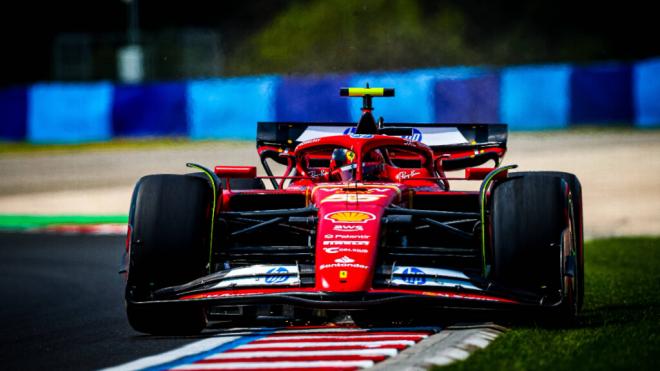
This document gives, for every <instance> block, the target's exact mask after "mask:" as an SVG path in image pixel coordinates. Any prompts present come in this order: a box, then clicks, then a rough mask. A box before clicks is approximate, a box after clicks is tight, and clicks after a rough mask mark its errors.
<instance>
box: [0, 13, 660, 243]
mask: <svg viewBox="0 0 660 371" xmlns="http://www.w3.org/2000/svg"><path fill="white" fill-rule="evenodd" d="M652 8H653V7H652V5H651V4H650V3H648V2H643V1H628V2H625V3H622V2H614V3H611V2H602V1H600V2H595V1H594V2H590V1H585V2H576V1H562V0H559V1H549V0H539V1H475V0H467V1H458V0H444V1H431V0H389V1H386V0H361V1H342V0H306V1H304V0H253V1H242V2H241V1H208V0H197V1H189V2H178V1H156V0H103V1H82V0H70V1H57V2H40V1H33V0H25V1H20V2H10V3H7V4H3V6H2V11H1V12H0V27H1V28H2V29H1V32H0V38H1V40H0V45H1V46H2V64H1V66H2V67H0V174H1V175H2V176H1V177H0V178H2V180H0V215H19V216H20V215H27V214H29V215H33V214H49V215H50V214H57V215H60V214H67V215H68V214H72V215H79V214H103V215H107V214H118V215H122V217H123V216H124V215H125V213H126V211H125V210H127V208H128V199H129V197H130V192H131V190H132V184H134V182H135V181H136V180H137V179H138V178H139V176H141V175H144V174H147V173H156V172H184V171H185V167H184V166H183V165H184V163H185V162H187V161H197V162H200V163H204V164H207V165H209V166H212V165H214V164H217V163H223V164H245V163H253V164H255V165H256V164H257V156H256V153H255V151H254V142H253V141H254V136H255V131H256V122H257V121H275V120H278V121H286V120H295V121H335V122H351V121H355V120H357V118H358V115H359V109H358V108H359V105H360V102H359V101H357V100H348V99H343V98H339V97H338V89H339V88H340V87H343V86H364V85H365V84H366V83H370V84H371V86H386V87H394V88H395V89H396V92H397V96H396V98H394V99H390V100H378V101H376V103H375V107H376V111H375V114H376V115H377V116H380V115H382V116H384V118H385V120H386V121H389V122H397V121H398V122H402V121H405V122H420V123H424V122H468V123H469V122H484V123H494V122H505V123H508V124H509V125H510V129H511V131H512V134H511V137H510V142H509V148H510V152H509V153H510V154H509V156H508V161H509V162H511V163H518V164H520V165H521V167H523V168H526V169H528V170H529V169H557V170H564V171H571V172H575V173H576V174H577V175H578V176H580V177H581V179H583V183H585V189H587V188H588V189H589V191H585V198H588V200H587V202H586V203H585V205H586V207H587V208H588V210H587V215H588V216H589V217H591V216H593V217H594V218H593V219H592V220H596V219H598V218H601V219H602V218H605V219H606V222H603V223H601V224H602V225H599V226H598V227H597V226H595V224H594V226H593V228H591V229H589V228H590V227H589V226H588V229H589V230H590V231H592V232H593V233H594V234H598V235H601V234H607V233H619V232H618V231H619V229H616V228H620V227H621V226H623V227H621V229H620V230H621V231H624V232H620V233H648V232H649V231H651V232H654V231H655V232H654V233H658V232H659V231H660V215H657V214H658V213H657V210H660V197H658V196H656V194H657V193H658V192H657V191H660V175H656V174H660V162H659V161H658V160H657V158H658V156H660V146H658V145H657V143H658V140H660V134H659V131H658V130H656V129H655V128H657V127H660V100H659V99H657V97H658V96H660V43H658V42H657V40H655V39H656V38H657V19H656V18H657V16H656V14H657V13H656V12H654V11H653V9H652ZM612 169H616V171H613V170H612ZM622 187H628V188H632V187H635V188H636V189H638V190H640V192H641V193H640V194H637V195H629V196H627V197H628V198H625V197H623V198H621V197H619V198H616V199H612V198H611V197H610V195H611V194H613V192H616V193H622V191H621V189H622ZM642 190H643V191H642ZM644 192H646V193H644ZM631 202H636V203H635V204H634V207H631V206H630V205H631ZM640 223H643V224H644V225H645V226H644V227H643V228H642V227H640ZM0 224H2V223H0ZM613 228H614V229H613ZM612 231H614V232H612Z"/></svg>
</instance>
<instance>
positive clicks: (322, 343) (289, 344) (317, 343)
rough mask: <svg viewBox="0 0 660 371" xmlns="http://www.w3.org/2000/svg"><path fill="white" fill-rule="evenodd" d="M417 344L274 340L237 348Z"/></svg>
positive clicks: (390, 341)
mask: <svg viewBox="0 0 660 371" xmlns="http://www.w3.org/2000/svg"><path fill="white" fill-rule="evenodd" d="M413 344H415V342H414V341H412V340H383V341H327V342H326V341H315V342H284V341H283V342H272V343H256V342H252V343H249V344H245V345H241V346H238V347H236V349H267V348H314V347H350V346H358V347H366V348H376V347H379V346H383V345H406V346H411V345H413Z"/></svg>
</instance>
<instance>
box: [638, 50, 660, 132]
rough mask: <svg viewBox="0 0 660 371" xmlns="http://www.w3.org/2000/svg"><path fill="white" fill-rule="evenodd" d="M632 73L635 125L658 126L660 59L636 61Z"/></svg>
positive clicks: (659, 123)
mask: <svg viewBox="0 0 660 371" xmlns="http://www.w3.org/2000/svg"><path fill="white" fill-rule="evenodd" d="M633 75H634V77H633V80H634V84H633V85H634V94H633V96H634V97H635V98H634V99H635V116H636V122H635V123H636V125H637V126H638V127H658V126H660V59H652V60H648V61H643V62H640V63H637V65H636V66H635V70H634V74H633Z"/></svg>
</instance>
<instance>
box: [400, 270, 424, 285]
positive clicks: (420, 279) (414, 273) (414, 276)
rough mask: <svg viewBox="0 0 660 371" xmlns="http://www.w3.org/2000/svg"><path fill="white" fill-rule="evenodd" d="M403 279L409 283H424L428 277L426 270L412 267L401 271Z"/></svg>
mask: <svg viewBox="0 0 660 371" xmlns="http://www.w3.org/2000/svg"><path fill="white" fill-rule="evenodd" d="M401 275H402V277H401V279H402V280H403V282H405V283H407V284H409V285H423V284H425V283H426V277H424V271H423V270H421V269H419V268H415V267H411V268H406V269H404V270H403V272H401Z"/></svg>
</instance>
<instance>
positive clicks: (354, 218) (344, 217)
mask: <svg viewBox="0 0 660 371" xmlns="http://www.w3.org/2000/svg"><path fill="white" fill-rule="evenodd" d="M324 218H325V219H326V220H330V221H332V222H333V223H366V222H367V221H369V220H374V219H376V216H375V215H374V214H372V213H367V212H364V211H335V212H332V213H330V214H327V215H326V216H325V217H324Z"/></svg>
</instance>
